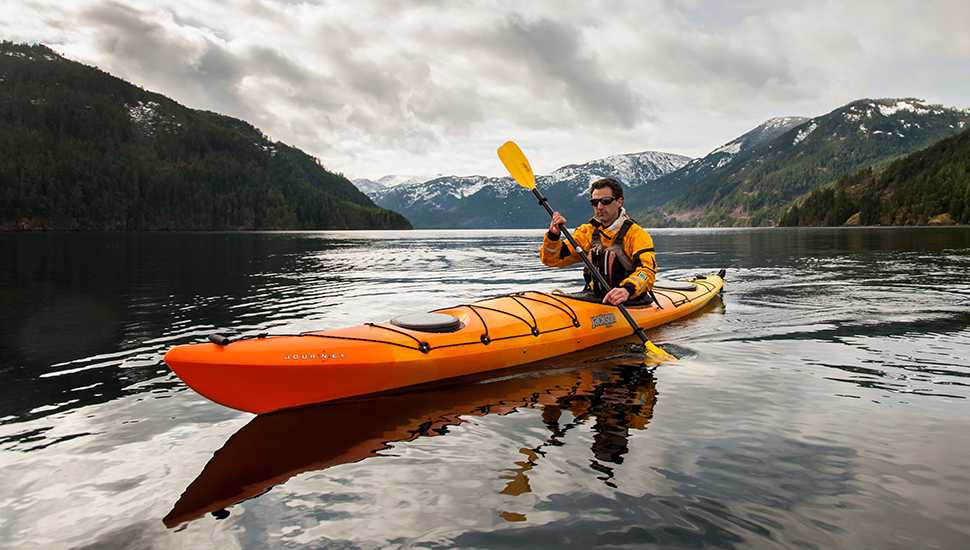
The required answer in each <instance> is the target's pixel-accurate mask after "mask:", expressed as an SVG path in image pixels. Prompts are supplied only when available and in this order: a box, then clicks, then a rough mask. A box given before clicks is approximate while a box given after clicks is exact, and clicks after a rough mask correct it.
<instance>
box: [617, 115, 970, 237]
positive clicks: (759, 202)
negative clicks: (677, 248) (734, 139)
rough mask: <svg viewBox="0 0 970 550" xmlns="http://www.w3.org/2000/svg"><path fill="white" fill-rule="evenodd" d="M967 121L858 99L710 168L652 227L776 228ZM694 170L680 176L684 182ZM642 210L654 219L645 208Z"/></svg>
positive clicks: (966, 117) (666, 206)
mask: <svg viewBox="0 0 970 550" xmlns="http://www.w3.org/2000/svg"><path fill="white" fill-rule="evenodd" d="M967 124H970V110H968V109H956V108H951V107H944V106H941V105H933V104H930V103H927V102H925V101H921V100H918V99H911V98H907V99H895V98H886V99H862V100H858V101H853V102H852V103H849V104H846V105H844V106H842V107H839V108H838V109H835V110H834V111H831V112H830V113H827V114H825V115H821V116H817V117H814V118H812V119H805V120H804V121H803V122H802V123H801V124H799V125H796V126H794V127H791V128H790V129H789V130H788V131H787V132H784V133H782V134H780V135H778V136H777V137H776V138H775V139H773V140H771V141H769V142H767V143H765V144H764V145H761V146H759V147H756V148H755V149H754V150H753V151H751V152H750V153H749V154H747V155H744V154H741V155H738V156H736V157H734V158H731V159H730V160H729V161H728V162H727V163H724V164H723V165H721V166H719V167H717V168H716V169H714V170H710V171H709V172H708V173H707V174H706V175H704V176H703V177H702V178H701V179H699V180H698V181H695V182H694V184H693V185H692V186H691V188H690V192H689V193H684V194H681V195H680V196H678V197H676V198H674V199H673V200H671V201H669V202H667V203H665V204H664V205H663V207H662V213H663V220H650V223H657V224H660V223H664V221H675V222H677V223H683V224H693V225H700V226H762V225H774V223H775V222H776V221H777V219H778V217H779V216H780V215H781V214H783V213H784V212H785V211H786V209H787V206H788V205H789V204H790V203H791V201H793V200H795V199H797V198H798V197H799V196H801V195H804V194H807V193H809V192H811V191H813V190H815V189H818V188H820V187H824V186H826V185H829V184H831V183H834V182H835V181H837V180H838V179H839V178H840V177H841V176H843V175H848V174H853V173H856V172H858V171H859V170H863V169H866V168H872V169H873V170H875V171H878V170H879V169H880V168H882V167H885V166H886V165H887V164H889V162H891V161H892V160H894V159H897V158H899V157H901V156H904V155H908V154H910V153H913V152H914V151H918V150H920V149H923V148H925V147H928V146H930V145H932V144H934V143H936V142H938V141H939V140H941V139H944V138H947V137H950V136H952V135H954V134H956V133H958V132H960V131H962V130H963V129H964V128H965V127H966V125H967ZM709 156H710V155H709ZM707 158H708V157H705V160H706V159H707ZM690 168H691V165H688V167H687V168H685V170H683V171H681V172H678V173H677V174H675V175H674V176H675V177H677V178H680V177H682V174H683V173H684V172H686V171H687V170H688V169H690ZM665 179H668V178H665ZM634 213H636V214H639V215H640V217H641V218H643V219H647V217H648V214H647V213H646V212H645V211H640V212H637V211H634ZM631 214H632V213H631Z"/></svg>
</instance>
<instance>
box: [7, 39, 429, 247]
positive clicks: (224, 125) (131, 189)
mask: <svg viewBox="0 0 970 550" xmlns="http://www.w3.org/2000/svg"><path fill="white" fill-rule="evenodd" d="M0 144H2V151H3V153H2V155H0V229H4V230H13V229H43V230H97V231H104V230H108V231H126V230H155V229H180V230H215V229H371V228H374V229H376V228H384V229H391V228H393V229H404V228H410V224H409V223H408V221H407V220H406V219H405V218H404V217H402V216H401V215H399V214H397V213H394V212H391V211H388V210H385V209H383V208H379V207H378V206H377V205H375V204H374V203H373V201H371V199H370V198H368V197H367V196H366V195H365V194H363V193H361V192H360V191H359V190H358V189H357V188H356V187H354V185H353V184H352V183H351V182H350V181H349V180H347V179H346V178H344V177H343V176H342V175H340V174H334V173H333V172H330V171H328V170H327V169H325V168H324V167H323V165H322V164H321V163H320V161H319V160H317V159H315V158H313V157H311V156H310V155H307V154H306V153H304V152H303V151H300V150H299V149H296V148H293V147H289V146H287V145H286V144H284V143H281V142H273V141H270V140H269V139H268V138H267V137H266V136H265V135H263V133H262V132H260V131H259V130H258V129H256V128H255V127H253V126H252V125H250V124H248V123H246V122H244V121H241V120H237V119H234V118H230V117H227V116H223V115H219V114H216V113H211V112H206V111H197V110H193V109H189V108H186V107H184V106H182V105H179V104H178V103H176V102H174V101H172V100H171V99H168V98H166V97H165V96H162V95H160V94H155V93H152V92H148V91H145V90H142V89H141V88H138V87H136V86H134V85H132V84H129V83H128V82H125V81H123V80H121V79H119V78H116V77H113V76H111V75H109V74H107V73H104V72H102V71H100V70H98V69H96V68H93V67H88V66H85V65H82V64H80V63H77V62H74V61H70V60H67V59H65V58H63V57H61V56H60V55H58V54H57V53H55V52H54V51H53V50H51V49H50V48H47V47H46V46H41V45H34V46H29V45H25V44H13V43H11V42H6V41H4V42H2V43H0Z"/></svg>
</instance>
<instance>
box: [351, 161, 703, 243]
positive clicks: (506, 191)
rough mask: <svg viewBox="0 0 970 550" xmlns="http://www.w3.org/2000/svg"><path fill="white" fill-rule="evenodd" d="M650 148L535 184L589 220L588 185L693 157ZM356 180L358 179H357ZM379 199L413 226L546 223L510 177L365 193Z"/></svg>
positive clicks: (644, 179)
mask: <svg viewBox="0 0 970 550" xmlns="http://www.w3.org/2000/svg"><path fill="white" fill-rule="evenodd" d="M690 160H691V159H690V157H685V156H682V155H674V154H670V153H661V152H655V151H647V152H643V153H632V154H625V155H613V156H611V157H608V158H605V159H600V160H594V161H591V162H588V163H585V164H577V165H569V166H564V167H562V168H559V169H558V170H556V171H554V172H553V173H551V174H549V175H544V176H537V177H536V187H538V188H539V189H540V190H541V191H542V193H543V195H545V196H546V198H548V199H549V201H550V205H552V206H553V208H555V209H557V210H559V211H560V212H562V214H563V215H564V216H566V218H567V219H568V220H571V221H572V220H575V221H576V222H581V221H585V220H586V219H587V218H589V212H590V206H589V202H588V193H589V184H590V183H592V182H593V181H595V180H597V179H600V178H604V177H612V178H615V179H617V180H618V181H620V182H621V183H622V184H623V185H624V187H625V188H626V189H629V190H632V189H636V188H638V187H642V186H644V185H647V184H648V183H649V182H651V181H654V180H656V179H657V178H660V177H662V176H664V175H666V174H669V173H671V172H673V171H675V170H677V169H679V168H681V167H682V166H684V165H685V164H687V163H688V162H689V161H690ZM355 183H356V182H355ZM367 194H368V196H370V197H371V198H372V199H373V200H374V202H375V203H377V204H378V205H380V206H382V207H383V208H388V209H391V210H394V211H396V212H399V213H401V214H403V215H404V216H405V217H407V218H408V219H409V220H411V223H412V224H413V225H414V227H415V228H418V229H420V228H425V229H428V228H527V227H543V226H545V225H546V224H548V219H547V217H546V214H545V212H544V211H543V209H541V208H539V207H538V206H537V205H536V204H535V202H536V201H535V198H534V197H533V196H532V193H531V192H529V191H528V190H525V189H523V188H522V187H520V186H519V185H518V184H517V183H516V182H515V180H513V179H512V178H511V177H503V178H488V177H484V176H466V177H460V176H447V177H440V178H435V179H432V180H430V181H426V182H420V183H410V184H402V185H398V186H396V187H391V188H383V189H377V190H375V191H372V192H367Z"/></svg>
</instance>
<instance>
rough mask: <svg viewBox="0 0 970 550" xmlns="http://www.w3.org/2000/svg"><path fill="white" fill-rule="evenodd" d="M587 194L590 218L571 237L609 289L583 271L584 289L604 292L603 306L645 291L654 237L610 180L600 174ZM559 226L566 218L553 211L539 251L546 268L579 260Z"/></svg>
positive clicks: (651, 276)
mask: <svg viewBox="0 0 970 550" xmlns="http://www.w3.org/2000/svg"><path fill="white" fill-rule="evenodd" d="M589 198H590V201H589V202H590V204H592V205H593V211H594V214H593V217H592V218H591V219H590V220H589V223H585V224H583V225H581V226H579V228H577V229H576V231H575V232H573V238H574V239H575V240H576V244H578V245H579V246H580V248H582V249H583V250H584V251H586V252H587V253H588V254H589V256H590V260H592V263H593V264H594V265H595V266H596V267H597V269H598V270H599V271H600V273H602V274H603V276H604V278H605V279H606V281H607V283H609V285H610V288H599V286H600V285H599V284H598V283H597V282H596V280H595V277H593V276H592V275H591V274H589V273H586V274H585V276H586V281H587V285H588V287H589V288H591V289H592V290H593V291H595V292H597V293H598V294H603V295H604V296H603V303H604V304H613V305H618V304H622V303H623V302H626V301H627V300H629V299H632V298H637V297H639V296H641V295H643V294H644V293H647V292H649V291H650V290H652V289H653V283H654V281H655V280H656V278H657V260H656V256H655V254H654V250H653V239H652V238H650V235H649V234H648V233H647V232H646V231H645V230H644V229H643V228H642V227H640V226H639V225H637V224H636V223H635V222H634V221H633V220H631V219H630V218H629V217H628V216H627V215H626V210H624V209H623V187H622V186H621V185H620V183H619V182H618V181H616V180H615V179H613V178H603V179H601V180H597V181H595V182H593V184H592V185H591V186H590V190H589ZM560 224H562V225H563V226H565V224H566V218H563V217H562V216H561V215H560V214H559V212H556V213H554V214H553V215H552V223H550V224H549V231H548V232H547V233H546V236H545V238H544V239H543V242H542V250H540V252H539V258H540V259H541V260H542V263H544V264H546V265H548V266H550V267H566V266H569V265H573V264H575V263H576V262H580V261H582V259H581V258H580V257H579V254H577V253H576V251H575V250H573V249H572V247H571V246H570V245H569V243H568V242H565V243H564V242H563V241H562V240H561V238H560V237H561V236H560V234H559V225H560ZM587 271H588V268H587Z"/></svg>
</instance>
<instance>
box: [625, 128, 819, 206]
mask: <svg viewBox="0 0 970 550" xmlns="http://www.w3.org/2000/svg"><path fill="white" fill-rule="evenodd" d="M807 120H808V119H807V118H805V117H778V118H773V119H771V120H768V121H766V122H764V123H763V124H761V125H760V126H758V127H757V128H755V129H753V130H751V131H750V132H748V133H746V134H744V135H743V136H741V137H739V138H737V139H734V140H732V141H730V142H728V143H726V144H724V145H722V146H720V147H718V148H717V149H715V150H713V151H711V152H710V153H709V154H708V155H707V156H705V157H703V158H699V159H694V160H692V161H690V162H689V163H687V165H686V166H684V167H683V168H681V169H679V170H676V171H674V172H671V173H670V174H667V175H666V176H663V177H661V178H659V179H657V180H656V181H654V182H653V185H652V187H651V188H649V189H647V188H641V189H638V190H636V191H634V192H632V193H629V195H630V196H629V197H628V198H627V200H625V201H624V204H625V205H626V208H627V211H628V212H639V211H641V210H643V209H646V208H649V207H651V206H659V205H661V204H663V203H665V202H667V201H669V200H671V199H673V198H675V197H677V196H678V195H680V194H683V193H684V192H686V191H687V190H689V189H690V188H692V187H693V186H694V185H696V184H697V183H698V182H699V181H701V180H703V179H704V178H705V177H707V176H709V175H710V174H711V173H712V172H714V171H715V170H717V169H718V168H721V167H722V166H724V165H726V164H728V163H729V162H732V161H735V160H739V159H745V158H748V157H750V156H751V155H752V154H753V153H754V152H755V151H757V150H758V149H759V148H760V147H761V146H763V145H766V144H768V143H771V142H772V141H774V140H775V139H776V138H777V137H779V136H781V135H782V134H784V133H785V132H787V131H789V130H791V129H792V128H794V127H796V126H799V125H801V124H802V123H804V122H805V121H807Z"/></svg>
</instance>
